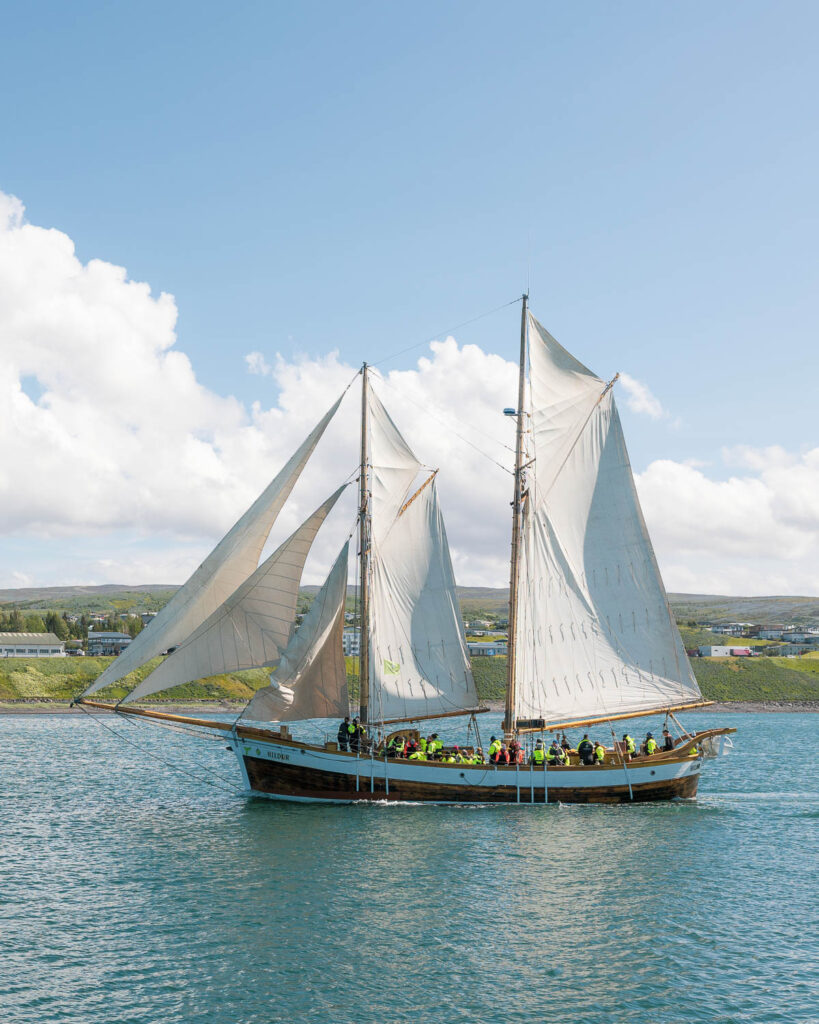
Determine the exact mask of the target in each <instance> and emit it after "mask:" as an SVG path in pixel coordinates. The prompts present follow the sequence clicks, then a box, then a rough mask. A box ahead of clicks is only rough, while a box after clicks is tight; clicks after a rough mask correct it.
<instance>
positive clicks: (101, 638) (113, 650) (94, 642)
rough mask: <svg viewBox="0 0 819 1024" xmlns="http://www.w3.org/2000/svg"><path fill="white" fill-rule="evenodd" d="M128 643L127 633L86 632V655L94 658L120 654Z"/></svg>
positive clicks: (90, 630) (129, 638)
mask: <svg viewBox="0 0 819 1024" xmlns="http://www.w3.org/2000/svg"><path fill="white" fill-rule="evenodd" d="M130 642H131V637H130V635H129V634H128V633H117V632H115V631H111V632H108V631H105V630H101V631H99V632H97V631H95V630H93V629H89V630H88V653H89V654H91V655H94V656H95V657H99V656H101V655H112V654H121V653H122V652H123V651H124V650H125V648H126V647H127V646H128V644H129V643H130Z"/></svg>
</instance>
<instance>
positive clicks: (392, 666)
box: [384, 658, 401, 676]
mask: <svg viewBox="0 0 819 1024" xmlns="http://www.w3.org/2000/svg"><path fill="white" fill-rule="evenodd" d="M400 671H401V666H400V665H399V664H398V662H397V661H387V659H386V658H385V659H384V675H385V676H397V675H398V673H399V672H400Z"/></svg>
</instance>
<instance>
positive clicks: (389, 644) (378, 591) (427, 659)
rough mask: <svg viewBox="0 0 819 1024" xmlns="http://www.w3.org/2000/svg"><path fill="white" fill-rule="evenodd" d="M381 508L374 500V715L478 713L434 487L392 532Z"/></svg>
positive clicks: (426, 489)
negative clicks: (379, 526) (379, 525)
mask: <svg viewBox="0 0 819 1024" xmlns="http://www.w3.org/2000/svg"><path fill="white" fill-rule="evenodd" d="M379 511H380V510H379V507H378V505H377V504H376V503H375V502H374V503H373V538H374V539H373V549H372V559H371V566H372V599H371V604H370V610H371V616H370V709H371V712H370V717H371V718H374V717H378V718H380V719H382V720H383V719H393V718H397V719H411V718H413V717H426V716H430V715H435V714H442V713H445V712H451V711H464V710H470V709H472V708H475V707H477V706H478V703H479V701H478V694H477V691H476V689H475V681H474V680H473V678H472V671H471V669H470V665H469V657H468V655H467V649H466V640H465V638H464V633H463V623H462V621H461V614H460V610H459V607H458V599H457V597H456V595H455V577H454V575H453V572H452V562H451V560H450V557H449V546H448V544H447V539H446V530H445V529H444V521H443V517H442V516H441V510H440V508H439V506H438V497H437V493H436V489H435V482H434V481H432V482H431V483H428V484H427V486H425V487H424V489H423V490H422V491H421V492H420V493H419V494H418V495H417V496H416V497H415V499H414V500H413V501H412V502H411V504H410V505H409V506H408V507H407V508H406V509H405V510H404V511H403V512H402V513H400V514H399V515H398V516H397V517H396V518H395V519H394V520H393V521H392V524H391V527H390V528H388V529H384V530H376V528H375V524H376V522H377V521H378V516H379ZM382 534H383V535H382ZM379 537H380V538H381V539H379Z"/></svg>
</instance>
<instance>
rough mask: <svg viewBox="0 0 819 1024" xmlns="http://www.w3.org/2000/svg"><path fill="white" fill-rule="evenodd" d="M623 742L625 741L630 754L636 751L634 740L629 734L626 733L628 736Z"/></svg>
mask: <svg viewBox="0 0 819 1024" xmlns="http://www.w3.org/2000/svg"><path fill="white" fill-rule="evenodd" d="M623 742H624V743H625V745H626V751H627V752H628V753H629V754H633V753H634V751H635V750H636V749H637V748H636V747H635V745H634V740H633V739H632V738H631V736H629V735H628V734H626V738H625V739H624V740H623Z"/></svg>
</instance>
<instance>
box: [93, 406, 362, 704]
mask: <svg viewBox="0 0 819 1024" xmlns="http://www.w3.org/2000/svg"><path fill="white" fill-rule="evenodd" d="M343 397H344V396H343V395H342V396H341V398H343ZM341 398H339V399H338V401H336V402H335V404H334V405H333V406H332V407H331V408H330V409H329V410H328V411H327V412H326V413H325V415H324V416H323V417H322V418H321V420H320V421H319V422H318V423H317V424H316V426H315V427H314V428H313V430H312V431H311V433H310V434H309V435H308V437H307V438H306V439H305V441H304V442H303V444H302V445H301V447H300V448H299V449H298V451H296V453H295V454H294V455H293V456H292V458H291V459H290V460H289V462H288V463H287V464H286V465H285V466H284V468H283V469H282V470H281V471H280V472H279V474H278V475H277V476H276V477H275V478H274V479H273V480H272V481H271V482H270V484H269V485H268V486H267V487H266V488H265V490H264V491H263V492H262V494H261V495H260V496H259V497H258V498H257V499H256V501H254V503H253V504H252V505H251V506H250V508H249V509H248V510H247V512H245V514H244V515H243V516H242V518H241V519H240V520H239V521H238V522H237V523H236V525H235V526H233V528H232V529H231V530H230V531H229V532H228V533H227V534H226V535H225V536H224V537H223V538H222V540H221V541H220V542H219V543H218V544H217V545H216V547H215V548H214V549H213V551H212V552H211V553H210V554H209V555H208V557H207V558H206V559H205V561H204V562H202V564H201V565H200V566H199V568H198V569H197V570H196V572H194V574H193V575H192V576H191V577H190V579H189V580H188V581H187V582H186V583H185V584H184V585H183V586H181V587H180V588H179V590H177V592H176V593H175V594H174V596H173V597H172V598H171V600H170V601H169V602H168V603H167V604H166V605H165V607H164V608H163V609H162V611H161V612H160V613H159V614H158V615H157V616H156V618H155V619H154V620H153V621H152V622H151V623H150V624H149V625H148V626H147V627H146V628H145V629H143V631H142V632H141V633H139V634H138V635H137V636H136V637H135V638H134V639H133V640H132V641H131V643H130V644H129V645H128V646H127V647H126V648H125V650H124V651H123V652H122V654H120V656H119V657H118V658H117V659H116V660H115V661H113V662H112V663H111V664H110V665H109V666H108V668H106V670H105V671H104V672H103V673H102V675H100V676H99V677H98V678H97V679H96V680H95V681H94V682H93V683H92V684H91V685H90V686H89V687H88V688H87V689H86V690H85V692H84V693H83V696H88V695H89V694H91V693H95V692H96V691H97V690H101V689H102V688H103V687H104V686H109V685H110V684H111V683H115V682H117V681H118V680H119V679H122V678H123V677H124V676H127V675H128V673H129V672H133V671H134V669H137V668H139V667H140V665H144V664H145V662H146V661H150V659H151V658H154V657H156V655H157V654H161V652H162V651H165V650H167V649H168V648H169V647H173V646H175V645H177V644H179V643H181V642H182V641H183V640H184V639H185V638H186V637H188V636H190V634H191V633H192V632H193V631H194V630H195V629H196V628H197V626H199V625H200V624H201V623H202V622H204V621H205V619H206V618H207V617H208V616H209V615H210V614H211V613H212V612H214V611H215V610H216V609H217V608H218V607H219V605H220V604H221V603H222V602H223V601H224V600H225V599H226V598H227V597H229V596H230V595H231V594H232V593H233V591H234V590H235V589H236V588H237V587H238V586H239V584H240V583H242V582H244V580H246V579H247V578H248V576H249V575H250V574H251V573H252V572H253V570H254V569H255V568H256V566H257V565H258V564H259V557H260V556H261V553H262V549H263V548H264V545H265V542H266V541H267V537H268V534H269V533H270V530H271V529H272V527H273V524H274V522H275V521H276V518H277V517H278V515H279V512H280V511H281V509H282V507H283V505H284V503H285V502H286V501H287V498H288V497H289V495H290V492H291V491H292V490H293V487H294V486H295V484H296V481H297V480H298V478H299V476H300V474H301V472H302V470H303V469H304V467H305V465H306V463H307V460H308V459H309V458H310V456H311V455H312V454H313V451H314V449H315V447H316V445H317V444H318V443H319V440H320V439H321V436H322V434H323V433H324V430H325V428H326V427H327V424H328V423H329V422H330V420H331V419H332V418H333V416H334V415H335V412H336V410H337V409H338V407H339V405H340V403H341Z"/></svg>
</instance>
